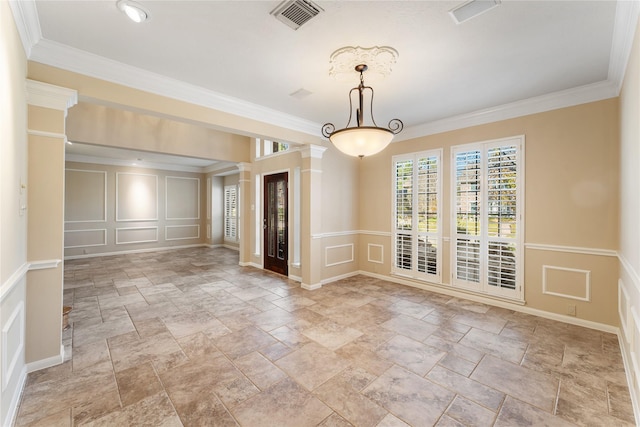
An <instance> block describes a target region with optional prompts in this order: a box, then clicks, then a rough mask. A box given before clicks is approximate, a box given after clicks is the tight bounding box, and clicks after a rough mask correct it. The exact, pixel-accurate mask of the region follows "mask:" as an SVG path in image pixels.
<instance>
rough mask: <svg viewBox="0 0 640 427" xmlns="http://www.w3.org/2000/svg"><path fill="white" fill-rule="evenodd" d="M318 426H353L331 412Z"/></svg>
mask: <svg viewBox="0 0 640 427" xmlns="http://www.w3.org/2000/svg"><path fill="white" fill-rule="evenodd" d="M318 427H353V424H351V423H350V422H349V421H347V420H345V419H344V418H342V417H341V416H340V415H338V414H336V413H335V412H333V413H331V415H329V416H328V417H327V418H325V419H324V420H323V421H322V422H321V423H320V424H318Z"/></svg>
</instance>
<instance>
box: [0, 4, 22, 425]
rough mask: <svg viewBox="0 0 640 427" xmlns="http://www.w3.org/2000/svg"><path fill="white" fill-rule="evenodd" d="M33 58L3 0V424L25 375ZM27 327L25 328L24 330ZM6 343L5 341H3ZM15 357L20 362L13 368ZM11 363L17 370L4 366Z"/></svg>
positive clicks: (0, 133)
mask: <svg viewBox="0 0 640 427" xmlns="http://www.w3.org/2000/svg"><path fill="white" fill-rule="evenodd" d="M26 75H27V59H26V56H25V53H24V50H23V48H22V44H21V42H20V37H19V36H18V32H17V30H16V27H15V24H14V22H13V17H12V15H11V10H10V9H9V4H8V2H6V1H1V2H0V93H1V94H2V96H0V331H2V330H5V329H7V331H6V332H7V336H6V338H7V339H8V341H7V343H8V344H7V347H4V348H2V351H1V352H0V357H3V358H6V359H8V360H2V362H5V363H0V387H2V389H3V390H2V392H0V424H2V425H10V423H11V418H12V416H13V414H14V413H15V411H16V410H17V405H18V399H19V397H20V391H21V385H22V384H21V381H22V380H24V375H25V359H24V320H25V306H24V303H25V298H26V296H25V292H26V277H25V273H26V263H27V215H26V213H23V214H22V215H21V214H20V206H21V205H23V204H24V205H26V201H27V189H25V190H24V191H23V192H22V193H21V191H20V183H21V182H23V183H25V185H26V184H28V183H27V132H26V129H27V101H26V93H25V84H24V82H25V77H26ZM21 328H22V330H21ZM0 345H1V344H0ZM14 358H15V361H16V363H15V364H14V365H13V366H10V362H11V361H12V360H13V359H14ZM2 366H7V367H9V366H10V368H11V369H7V370H4V369H2V368H1V367H2Z"/></svg>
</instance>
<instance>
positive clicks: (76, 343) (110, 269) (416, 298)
mask: <svg viewBox="0 0 640 427" xmlns="http://www.w3.org/2000/svg"><path fill="white" fill-rule="evenodd" d="M237 264H238V254H237V252H233V251H230V250H227V249H207V248H195V249H181V250H173V251H166V252H155V253H143V254H136V255H122V256H109V257H102V258H90V259H83V260H74V261H68V262H66V263H65V293H64V300H65V304H66V305H71V306H73V311H72V312H71V315H70V319H71V322H72V327H71V328H70V329H69V330H67V331H65V333H64V339H65V345H66V347H67V353H68V354H72V357H71V356H69V360H67V361H66V362H65V363H63V364H62V365H59V366H55V367H52V368H48V369H45V370H41V371H38V372H34V373H32V374H30V375H29V376H28V379H27V384H26V386H25V390H24V394H23V398H22V402H21V405H20V408H19V414H18V418H17V421H16V425H18V426H25V425H30V426H31V425H40V426H68V425H95V426H126V425H149V426H156V425H162V426H174V425H176V426H179V425H185V426H207V425H216V426H218V425H224V426H227V425H229V426H233V425H241V426H295V427H300V426H316V425H319V426H350V425H354V426H407V425H411V426H431V425H437V426H524V425H535V426H543V425H544V426H565V425H592V426H609V425H611V426H626V425H634V419H633V411H632V406H631V402H630V397H629V392H628V389H627V385H626V379H625V374H624V369H623V364H622V359H621V355H620V351H619V347H618V341H617V338H616V336H615V335H611V334H607V333H602V332H598V331H594V330H589V329H584V328H580V327H576V326H571V325H567V324H564V323H559V322H554V321H550V320H546V319H542V318H538V317H534V316H530V315H525V314H520V313H517V312H513V311H510V310H505V309H500V308H495V307H490V306H487V305H483V304H478V303H474V302H469V301H466V300H461V299H457V298H451V297H448V296H443V295H439V294H436V293H430V292H426V291H422V290H418V289H414V288H410V287H405V286H400V285H396V284H393V283H390V282H385V281H382V280H378V279H373V278H369V277H365V276H356V277H353V278H350V279H346V280H341V281H339V282H336V283H333V284H330V285H326V286H324V287H323V288H321V289H319V290H316V291H305V290H303V289H301V288H300V286H299V284H298V283H296V282H293V281H290V280H287V279H285V278H283V277H280V276H278V275H275V274H271V273H269V272H263V271H260V270H257V269H254V268H241V267H238V266H237Z"/></svg>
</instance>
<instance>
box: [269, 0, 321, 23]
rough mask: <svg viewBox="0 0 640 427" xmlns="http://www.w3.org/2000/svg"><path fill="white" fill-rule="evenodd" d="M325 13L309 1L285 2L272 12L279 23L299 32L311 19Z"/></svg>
mask: <svg viewBox="0 0 640 427" xmlns="http://www.w3.org/2000/svg"><path fill="white" fill-rule="evenodd" d="M320 12H323V10H322V8H321V7H320V6H318V5H315V4H313V3H311V2H310V1H307V0H285V1H283V2H282V3H280V4H279V5H278V7H276V8H275V9H273V10H272V11H271V14H272V15H273V16H275V17H276V18H277V19H278V20H279V21H282V22H284V23H285V24H287V25H288V26H289V27H291V28H293V29H294V30H297V29H298V28H300V27H301V26H302V25H303V24H304V23H306V22H308V21H309V20H310V19H311V18H313V17H314V16H316V15H317V14H319V13H320Z"/></svg>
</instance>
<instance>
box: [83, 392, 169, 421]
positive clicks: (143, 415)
mask: <svg viewBox="0 0 640 427" xmlns="http://www.w3.org/2000/svg"><path fill="white" fill-rule="evenodd" d="M85 425H86V426H88V427H99V426H104V427H110V426H116V425H119V426H125V425H129V426H133V425H149V426H151V425H156V426H160V425H161V426H163V427H173V426H175V427H178V426H182V423H181V422H180V418H179V417H178V414H177V413H176V412H175V410H174V408H173V405H172V404H171V402H170V401H169V399H168V397H167V395H166V394H165V393H159V394H156V395H153V396H149V397H147V398H145V399H143V400H141V401H139V402H136V403H135V404H133V405H131V406H127V407H125V408H123V409H122V410H118V411H114V412H111V413H109V414H107V415H105V416H103V417H101V418H99V419H97V420H95V421H93V422H90V423H87V424H85Z"/></svg>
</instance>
